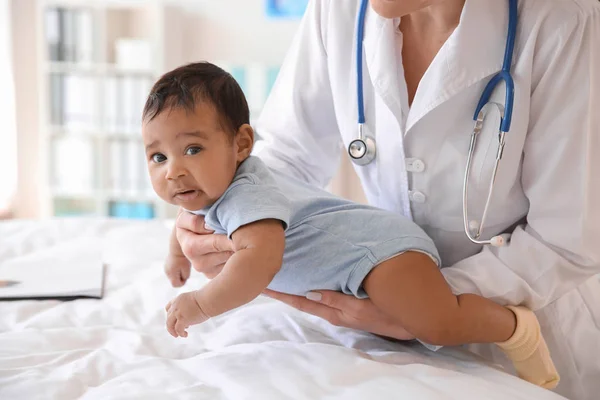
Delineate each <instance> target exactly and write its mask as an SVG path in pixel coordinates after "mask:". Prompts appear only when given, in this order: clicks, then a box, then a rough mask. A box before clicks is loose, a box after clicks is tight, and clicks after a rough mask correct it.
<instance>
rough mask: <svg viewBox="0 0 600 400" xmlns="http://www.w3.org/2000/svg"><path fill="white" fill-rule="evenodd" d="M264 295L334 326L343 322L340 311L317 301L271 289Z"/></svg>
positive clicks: (265, 291) (266, 290)
mask: <svg viewBox="0 0 600 400" xmlns="http://www.w3.org/2000/svg"><path fill="white" fill-rule="evenodd" d="M263 294H265V295H267V296H268V297H271V298H273V299H275V300H279V301H281V302H283V303H285V304H287V305H289V306H292V307H294V308H296V309H298V310H300V311H303V312H305V313H308V314H311V315H314V316H316V317H320V318H323V319H324V320H327V321H329V322H330V323H332V324H333V325H340V322H341V320H342V318H341V314H340V311H339V310H336V309H335V308H332V307H330V306H328V305H325V304H321V303H318V302H316V301H312V300H308V299H307V298H305V297H302V296H294V295H291V294H286V293H281V292H274V291H272V290H269V289H265V290H264V292H263Z"/></svg>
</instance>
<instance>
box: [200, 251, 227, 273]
mask: <svg viewBox="0 0 600 400" xmlns="http://www.w3.org/2000/svg"><path fill="white" fill-rule="evenodd" d="M232 255H233V252H232V251H222V252H219V253H208V254H205V255H203V256H200V257H196V258H195V259H194V260H193V263H192V266H193V267H194V269H195V270H196V271H198V272H202V273H203V274H206V275H207V276H208V274H211V275H213V276H216V275H218V274H219V272H221V269H222V268H223V265H225V263H226V262H227V260H229V258H230V257H231V256H232ZM209 278H210V277H209Z"/></svg>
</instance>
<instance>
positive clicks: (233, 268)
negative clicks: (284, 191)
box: [166, 219, 285, 337]
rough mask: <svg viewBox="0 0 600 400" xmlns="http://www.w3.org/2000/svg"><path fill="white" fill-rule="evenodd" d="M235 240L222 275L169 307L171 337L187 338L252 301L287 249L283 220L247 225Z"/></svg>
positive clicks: (274, 271) (265, 285) (180, 296)
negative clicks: (199, 327)
mask: <svg viewBox="0 0 600 400" xmlns="http://www.w3.org/2000/svg"><path fill="white" fill-rule="evenodd" d="M232 239H233V244H234V249H235V253H234V254H233V255H232V256H231V257H230V258H229V260H228V261H227V263H226V264H225V266H224V267H223V270H222V271H221V273H220V274H219V275H217V276H216V277H215V278H214V279H213V280H212V281H210V282H208V283H207V284H206V285H205V286H204V287H202V288H201V289H199V290H196V291H193V292H187V293H182V294H180V295H179V296H177V297H176V298H175V299H173V300H172V301H170V302H169V304H167V306H166V311H167V330H168V331H169V333H170V334H171V335H172V336H174V337H177V336H182V337H187V331H186V329H187V328H188V327H189V326H190V325H194V324H200V323H202V322H204V321H206V320H207V319H209V318H211V317H215V316H217V315H219V314H222V313H224V312H226V311H229V310H233V309H234V308H237V307H239V306H241V305H244V304H246V303H248V302H250V301H252V300H253V299H254V298H255V297H257V296H258V295H260V294H261V293H262V291H263V290H264V289H265V288H266V287H267V286H268V285H269V283H270V282H271V280H272V279H273V277H274V276H275V274H276V273H277V272H278V271H279V269H280V268H281V263H282V261H283V250H284V248H285V234H284V229H283V225H282V223H281V221H279V220H275V219H267V220H261V221H257V222H253V223H251V224H247V225H244V226H242V227H240V228H239V229H237V230H236V231H235V232H234V233H233V235H232Z"/></svg>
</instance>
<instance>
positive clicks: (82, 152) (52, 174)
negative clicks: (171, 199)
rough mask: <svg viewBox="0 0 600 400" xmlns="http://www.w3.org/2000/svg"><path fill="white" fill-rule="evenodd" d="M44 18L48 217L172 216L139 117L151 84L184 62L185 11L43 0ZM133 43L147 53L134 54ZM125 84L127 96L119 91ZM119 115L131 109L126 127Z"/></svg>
mask: <svg viewBox="0 0 600 400" xmlns="http://www.w3.org/2000/svg"><path fill="white" fill-rule="evenodd" d="M37 18H38V21H37V22H38V24H37V26H39V27H41V29H39V30H38V32H39V33H38V34H39V40H37V42H38V43H39V45H38V49H37V51H38V55H39V60H40V65H41V68H40V70H39V77H38V78H39V80H38V82H39V86H40V87H39V110H40V115H39V120H40V121H41V123H40V153H39V155H40V159H41V162H42V165H46V166H47V168H46V169H45V171H44V172H45V173H44V176H43V179H42V182H41V183H40V188H39V195H40V196H41V198H44V199H48V201H47V202H45V204H44V205H43V209H42V216H46V217H48V216H66V215H88V216H121V217H129V218H171V217H173V216H174V215H175V213H176V208H175V207H174V206H171V205H169V204H167V203H165V202H163V201H162V200H161V199H160V198H158V196H156V194H154V192H153V191H152V189H151V187H150V185H149V178H148V174H147V171H146V168H145V162H144V156H143V146H142V142H141V134H140V123H139V120H140V119H141V111H142V110H141V108H142V106H143V101H144V100H145V95H147V92H148V90H149V88H150V85H151V84H152V83H153V82H154V81H155V80H156V79H157V78H158V77H159V76H160V75H161V74H163V73H164V72H166V71H168V70H170V69H171V68H173V67H175V66H177V65H180V64H181V63H182V60H183V49H182V44H181V43H182V42H183V40H182V38H183V36H182V23H181V20H180V18H181V15H180V12H179V10H178V9H177V8H176V7H175V6H172V5H168V4H164V3H163V2H162V1H158V0H155V1H148V0H146V1H139V0H137V1H136V0H104V1H100V0H85V1H84V0H38V3H37ZM69 35H71V36H69ZM85 40H87V43H86V42H84V41H85ZM119 43H120V46H121V50H120V51H119V50H118V44H119ZM132 43H133V44H134V45H136V44H137V45H138V49H139V48H140V47H139V46H140V45H141V49H142V52H141V53H139V52H138V53H137V54H138V55H139V54H141V55H142V56H146V58H143V57H142V58H140V57H137V59H136V57H128V56H130V55H131V54H127V53H128V52H129V53H131V52H130V51H128V50H127V49H126V48H125V50H123V48H124V46H125V45H127V44H129V45H130V46H131V44H132ZM77 46H79V47H77ZM130 48H131V47H130ZM133 49H134V50H135V47H134V48H133ZM144 49H145V50H147V51H146V52H144V51H143V50H144ZM142 60H145V61H142ZM136 63H137V64H136ZM134 83H135V85H137V86H135V87H136V89H135V90H137V92H136V93H134V91H133V90H132V89H131V88H133V87H134ZM127 85H129V92H128V93H129V94H132V93H134V94H132V95H131V96H130V97H127V96H123V95H122V94H123V93H122V92H117V89H115V88H120V89H124V88H125V87H126V86H127ZM111 90H112V92H111ZM115 93H117V94H116V95H115ZM111 96H112V97H111ZM134 97H135V99H136V100H135V101H129V100H132V99H133V98H134ZM134 103H135V104H134ZM84 109H85V110H87V111H90V113H89V114H87V115H85V118H84V119H81V118H80V119H79V120H78V119H77V118H73V117H74V116H76V117H81V116H82V115H84V112H83V111H82V110H84ZM74 110H76V111H74ZM113 112H117V113H125V114H126V116H125V117H123V118H122V121H121V122H123V123H122V124H119V123H114V121H113V122H111V118H110V117H112V118H113V119H114V115H113V114H111V113H113ZM78 113H79V114H78ZM127 118H128V121H125V119H127ZM124 149H126V150H124ZM117 150H118V151H117ZM117 152H119V153H120V154H119V157H117V156H116V153H117ZM116 160H120V161H119V162H116ZM117 164H118V165H117ZM135 174H137V175H136V177H135V178H132V176H134V175H135ZM122 176H128V177H129V178H128V179H129V180H123V179H121V177H122ZM117 178H118V179H119V182H118V184H116V181H115V179H117ZM65 182H68V184H67V183H65ZM119 207H120V208H119ZM115 210H120V214H119V213H117V214H115ZM123 210H125V212H124V211H123ZM127 210H129V211H130V212H129V213H127V212H126V211H127Z"/></svg>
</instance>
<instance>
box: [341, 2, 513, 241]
mask: <svg viewBox="0 0 600 400" xmlns="http://www.w3.org/2000/svg"><path fill="white" fill-rule="evenodd" d="M368 4H369V1H368V0H362V3H361V5H360V10H359V13H358V21H357V30H356V31H357V33H356V35H357V40H356V80H357V103H358V138H357V139H354V140H353V141H352V142H350V145H349V146H348V155H349V156H350V159H351V160H352V161H353V162H354V163H355V164H357V165H367V164H369V163H370V162H371V161H373V160H374V159H375V154H376V145H375V138H373V137H371V136H369V135H366V134H365V131H364V125H365V109H364V99H363V50H362V47H363V37H364V26H365V14H366V11H367V6H368ZM508 15H509V18H508V36H507V39H506V47H505V50H504V63H503V65H502V70H501V71H500V72H499V73H498V74H496V75H495V76H494V77H493V78H492V79H491V80H490V82H489V83H488V84H487V86H486V87H485V89H484V91H483V93H482V95H481V98H480V99H479V103H478V104H477V108H476V110H475V115H474V117H473V120H474V121H475V127H474V128H473V133H472V134H471V141H470V143H469V154H468V156H467V165H466V168H465V175H464V181H463V221H464V229H465V233H466V234H467V237H468V238H469V240H471V241H472V242H473V243H476V244H491V245H492V246H503V245H504V244H505V239H504V237H502V236H494V237H492V238H491V239H489V240H482V239H480V236H481V232H482V230H483V226H484V223H485V219H486V217H487V213H488V207H489V205H490V201H491V198H492V193H493V191H494V184H495V182H496V174H497V172H498V165H499V163H500V160H501V159H502V153H503V151H504V141H505V135H506V133H507V132H508V131H509V130H510V123H511V120H512V112H513V100H514V91H515V85H514V81H513V78H512V76H511V74H510V67H511V63H512V56H513V52H514V47H515V36H516V33H517V0H508ZM501 81H504V83H505V85H506V89H505V90H506V97H505V101H504V103H505V105H504V106H502V105H501V104H498V103H494V102H490V101H489V100H490V96H491V95H492V93H493V92H494V89H495V88H496V86H497V85H498V84H499V83H500V82H501ZM493 109H495V110H497V111H498V113H499V114H500V119H501V121H500V129H499V132H498V151H497V153H496V162H495V164H494V170H493V172H492V177H491V179H490V186H489V189H488V195H487V199H486V202H485V207H484V209H483V215H482V216H481V223H477V222H476V221H470V222H469V218H468V212H467V211H468V204H467V199H468V181H469V173H470V171H471V162H472V160H473V153H474V152H475V144H476V143H477V135H479V133H481V130H482V128H483V121H484V119H485V115H486V114H487V113H488V112H489V111H490V110H493Z"/></svg>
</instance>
